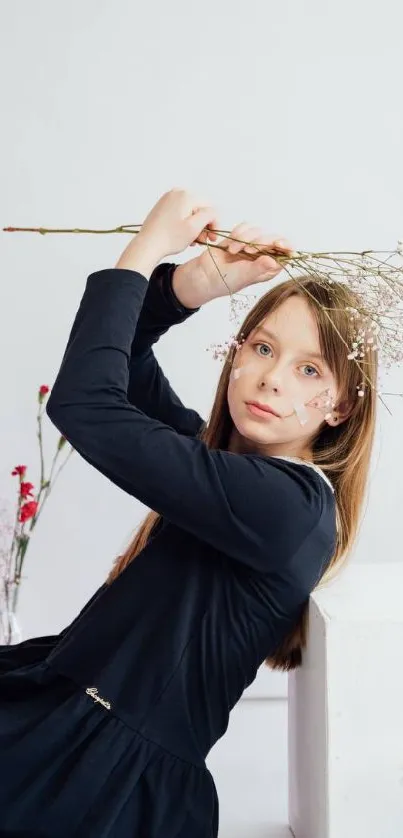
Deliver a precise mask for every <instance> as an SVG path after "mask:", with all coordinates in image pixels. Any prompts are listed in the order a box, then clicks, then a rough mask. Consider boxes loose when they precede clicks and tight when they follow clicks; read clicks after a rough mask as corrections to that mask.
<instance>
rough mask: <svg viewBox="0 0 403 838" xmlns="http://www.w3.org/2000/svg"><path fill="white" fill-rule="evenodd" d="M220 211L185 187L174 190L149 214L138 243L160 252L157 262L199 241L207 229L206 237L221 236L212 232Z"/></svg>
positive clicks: (212, 238)
mask: <svg viewBox="0 0 403 838" xmlns="http://www.w3.org/2000/svg"><path fill="white" fill-rule="evenodd" d="M217 226H218V221H217V217H216V210H215V209H214V208H213V207H211V206H209V205H206V204H205V203H203V201H201V200H200V198H196V197H195V196H194V195H192V194H191V193H190V192H187V191H186V190H184V189H177V188H175V189H171V190H170V191H169V192H165V194H164V195H163V196H162V198H160V199H159V201H158V202H157V203H156V204H155V206H154V207H153V208H152V210H151V211H150V212H149V214H148V215H147V217H146V219H145V221H144V223H143V225H142V227H141V230H140V232H139V233H138V234H137V236H136V240H137V241H138V243H140V241H141V242H142V243H143V247H145V249H146V250H147V251H148V252H153V253H155V254H156V257H157V261H158V260H159V259H164V258H166V257H167V256H171V255H173V254H176V253H180V252H181V251H182V250H185V249H186V248H187V247H189V245H190V244H192V242H193V243H195V242H196V239H197V238H198V237H199V236H200V234H201V233H202V231H203V230H204V231H205V232H204V240H206V237H208V238H210V239H211V240H212V241H214V240H216V239H217V234H216V233H211V232H210V231H211V228H212V227H217Z"/></svg>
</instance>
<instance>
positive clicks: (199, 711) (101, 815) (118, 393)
mask: <svg viewBox="0 0 403 838" xmlns="http://www.w3.org/2000/svg"><path fill="white" fill-rule="evenodd" d="M174 268H175V265H173V264H171V263H164V264H162V265H159V266H158V267H157V268H156V270H155V271H154V272H153V274H152V276H151V278H150V281H149V282H147V280H146V278H145V277H144V276H142V275H141V274H139V273H137V272H136V271H131V270H123V269H116V268H113V269H105V270H101V271H97V272H95V273H93V274H91V275H90V276H89V277H88V279H87V283H86V288H85V292H84V294H83V297H82V300H81V303H80V306H79V309H78V312H77V315H76V317H75V320H74V324H73V327H72V330H71V333H70V336H69V341H68V344H67V348H66V351H65V353H64V356H63V360H62V363H61V367H60V370H59V373H58V376H57V379H56V381H55V384H54V386H53V389H52V392H51V395H50V398H49V401H48V404H47V413H48V415H49V417H50V419H51V420H52V422H53V423H54V425H55V426H56V427H57V428H58V429H59V431H60V432H61V433H63V434H64V435H65V436H66V438H67V439H68V440H69V442H70V443H71V444H72V446H73V447H74V448H75V449H76V450H77V451H78V452H79V453H80V454H81V456H82V457H83V458H84V459H85V460H86V461H87V462H88V463H90V464H91V465H92V466H94V468H96V469H97V470H98V471H99V472H101V474H103V475H105V477H106V478H108V479H109V480H111V481H112V482H113V483H115V484H116V485H117V486H119V487H120V488H121V489H122V490H123V491H125V492H128V493H129V494H130V495H132V496H134V497H136V498H138V499H139V500H140V501H141V502H142V503H144V504H145V505H146V506H148V507H150V508H151V509H154V510H156V511H158V512H159V513H161V515H162V516H163V517H162V519H161V521H160V524H159V526H158V527H157V529H156V530H155V532H154V533H153V534H152V537H151V539H150V541H149V542H148V544H147V545H146V547H145V548H144V550H143V551H142V552H141V553H140V554H139V555H138V556H137V557H136V559H134V561H133V562H132V563H131V564H129V566H128V567H127V568H126V570H125V571H124V572H123V573H122V574H121V575H120V576H119V577H118V578H117V579H116V580H115V581H114V582H113V584H112V585H110V586H107V585H106V584H104V585H102V586H101V587H100V588H99V590H97V591H96V592H95V594H94V596H93V597H92V598H91V599H90V601H89V602H88V603H87V604H86V606H85V607H84V608H83V610H82V611H81V613H80V614H79V615H78V616H77V617H76V618H75V619H74V620H73V622H72V623H71V625H70V626H67V627H66V628H65V629H64V630H63V631H62V632H60V634H58V635H55V636H49V637H41V638H33V639H30V640H26V641H24V642H22V643H19V644H17V645H15V646H11V647H4V646H3V647H0V836H2V838H5V836H10V838H11V836H13V838H17V836H18V838H22V837H23V836H25V837H26V838H28V836H29V838H216V836H217V832H218V799H217V793H216V788H215V784H214V781H213V777H212V775H211V774H210V772H209V770H208V769H207V766H206V763H205V760H206V756H207V755H208V753H209V751H210V749H211V748H212V746H213V745H214V743H215V742H217V740H218V739H219V738H220V737H221V736H222V735H223V734H224V733H225V731H226V729H227V726H228V721H229V714H230V711H231V709H232V708H233V707H234V705H235V704H236V703H237V701H238V699H239V698H240V696H241V695H242V693H243V691H244V689H245V688H246V687H247V686H248V685H249V684H250V683H251V682H252V681H253V680H254V678H255V676H256V672H257V669H258V668H259V666H260V665H261V663H262V662H263V660H264V658H265V657H266V656H267V655H269V654H270V653H271V652H273V650H274V649H275V648H276V646H277V645H278V643H279V642H280V640H281V639H282V637H283V636H284V635H285V634H286V633H287V632H288V630H289V629H290V628H291V627H292V626H293V624H294V623H295V622H296V621H297V619H298V616H299V614H300V613H301V609H302V607H303V605H304V604H305V603H306V601H307V598H308V597H309V594H310V592H311V591H312V589H313V588H314V586H315V585H316V582H317V581H318V579H319V577H320V575H321V573H322V572H323V569H324V566H325V565H326V563H327V562H328V560H329V558H330V557H331V555H332V553H333V550H334V547H335V538H336V524H335V500H334V494H333V491H332V488H331V486H330V485H329V483H328V481H327V480H326V478H324V477H323V475H321V474H320V473H318V472H317V471H315V470H314V469H312V468H311V467H309V465H304V464H301V463H300V462H293V461H292V460H287V459H286V458H278V457H264V456H260V455H257V454H235V453H232V452H229V451H225V450H213V449H209V448H208V447H207V446H206V444H205V443H204V442H203V441H202V440H201V439H200V431H201V429H202V427H203V420H202V418H201V417H200V416H199V414H198V413H197V412H196V411H194V410H190V409H188V408H186V407H185V406H184V405H183V404H182V402H181V401H180V400H179V398H178V397H177V396H176V395H175V393H174V392H173V390H172V389H171V387H170V384H169V382H168V380H167V379H166V378H165V376H164V374H163V372H162V370H161V369H160V367H159V364H158V362H157V360H156V358H155V356H154V354H153V351H152V345H153V344H154V343H155V342H156V341H157V340H158V338H159V337H160V336H161V335H162V334H163V333H164V332H166V331H167V329H168V328H169V327H170V326H171V325H173V324H175V323H180V322H181V321H183V320H184V319H185V318H186V317H188V316H190V315H191V314H192V313H193V310H189V309H185V308H184V307H183V306H181V305H180V304H179V302H178V300H177V299H176V297H175V295H174V294H173V291H172V287H171V279H172V273H173V270H174ZM196 310H197V309H196Z"/></svg>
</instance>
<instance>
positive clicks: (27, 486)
mask: <svg viewBox="0 0 403 838" xmlns="http://www.w3.org/2000/svg"><path fill="white" fill-rule="evenodd" d="M33 488H34V484H33V483H21V486H20V493H21V496H22V497H23V498H27V497H28V495H32V489H33Z"/></svg>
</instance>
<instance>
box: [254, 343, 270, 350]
mask: <svg viewBox="0 0 403 838" xmlns="http://www.w3.org/2000/svg"><path fill="white" fill-rule="evenodd" d="M255 346H266V347H267V348H268V349H270V346H269V344H268V343H255Z"/></svg>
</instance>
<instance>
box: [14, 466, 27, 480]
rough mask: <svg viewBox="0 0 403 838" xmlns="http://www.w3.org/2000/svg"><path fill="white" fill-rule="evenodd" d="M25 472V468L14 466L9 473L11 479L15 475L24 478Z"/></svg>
mask: <svg viewBox="0 0 403 838" xmlns="http://www.w3.org/2000/svg"><path fill="white" fill-rule="evenodd" d="M26 470H27V467H26V466H16V467H15V469H14V470H13V471H12V472H11V475H12V477H14V475H15V474H20V475H21V477H24V474H25V472H26Z"/></svg>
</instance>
